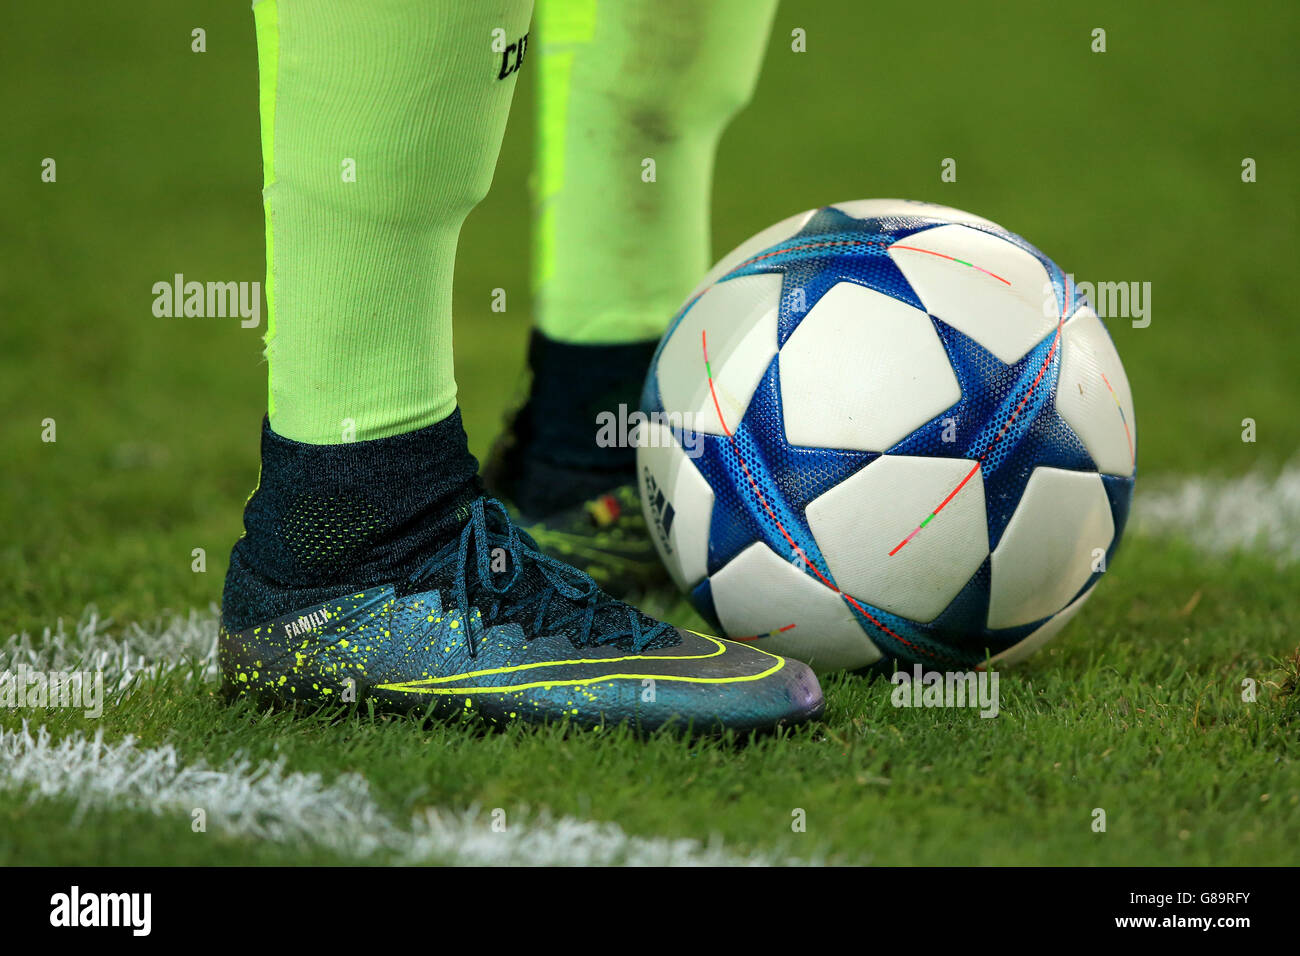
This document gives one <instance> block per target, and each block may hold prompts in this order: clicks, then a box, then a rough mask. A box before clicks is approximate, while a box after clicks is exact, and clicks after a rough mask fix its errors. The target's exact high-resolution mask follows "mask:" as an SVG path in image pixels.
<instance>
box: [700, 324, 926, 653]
mask: <svg viewBox="0 0 1300 956" xmlns="http://www.w3.org/2000/svg"><path fill="white" fill-rule="evenodd" d="M700 344H701V346H702V348H703V350H704V368H705V373H706V374H707V375H708V377H709V393H710V394H711V395H712V396H713V407H714V408H715V409H716V410H717V412H718V421H719V422H720V423H721V424H722V430H723V431H724V432H725V433H726V435H727V441H728V443H729V444H730V446H731V451H732V453H733V454H735V456H736V460H737V461H739V462H740V468H741V470H742V471H744V473H745V477H746V478H747V479H748V480H749V485H750V487H751V488H753V490H754V494H755V496H756V497H757V498H758V501H759V504H761V505H762V506H763V509H764V510H765V511H766V512H767V515H768V517H769V518H771V519H772V523H773V524H775V525H776V528H777V530H778V531H780V532H781V536H782V537H783V538H785V540H786V542H787V543H788V544H789V545H790V547H791V549H793V550H794V551H795V552H796V553H798V554H800V555H803V549H802V548H800V547H799V545H798V544H797V543H796V542H795V540H794V538H792V537H791V536H790V532H789V531H787V530H786V529H785V525H783V524H782V523H781V519H780V518H778V517H777V516H776V512H775V511H773V510H772V506H771V505H770V504H768V503H767V498H766V497H764V495H763V491H762V489H761V488H759V487H758V482H757V481H755V480H754V476H753V475H752V474H750V471H749V465H748V464H747V463H746V462H745V456H744V455H742V454H741V453H740V446H739V445H737V444H736V436H735V435H733V434H732V432H731V429H729V428H728V427H727V423H726V420H725V419H723V417H722V408H721V406H719V405H718V393H717V391H716V390H715V389H714V386H713V372H712V370H711V369H710V368H709V333H708V331H707V330H706V329H701V330H700ZM804 564H805V565H806V566H807V567H808V568H810V569H812V573H813V574H814V575H816V577H817V580H819V581H821V583H822V584H824V585H826V587H828V588H830V589H831V590H832V591H834V592H835V593H836V594H838V595H840V597H842V598H844V600H846V601H848V602H849V603H850V604H852V605H853V606H854V607H855V608H857V610H858V613H859V614H861V615H862V616H863V617H865V618H866V619H867V620H868V621H870V622H871V623H872V624H873V625H875V626H876V627H878V628H879V629H880V630H881V631H883V632H884V633H886V634H888V635H889V636H890V637H892V638H893V639H894V640H896V641H898V642H899V643H902V644H905V645H907V646H908V647H910V648H912V649H913V650H915V651H920V652H921V653H922V654H926V655H928V656H930V657H935V656H936V655H935V654H934V653H933V652H932V651H930V650H929V649H927V648H924V647H919V646H917V645H915V644H913V643H912V642H911V641H909V640H908V639H907V638H905V637H903V636H902V635H901V634H895V633H894V632H893V631H892V630H890V629H889V628H888V627H886V626H885V624H884V623H883V622H881V621H878V620H876V618H875V616H874V615H872V614H869V613H868V612H867V609H866V608H864V607H863V606H862V605H861V604H859V603H858V601H857V600H856V599H855V598H854V597H853V595H851V594H846V593H845V592H844V591H841V590H840V589H839V588H838V587H836V585H835V582H833V581H832V580H831V579H830V578H828V577H826V575H824V574H822V572H821V569H820V568H818V567H817V565H816V564H814V563H813V562H812V561H809V560H808V559H807V555H804Z"/></svg>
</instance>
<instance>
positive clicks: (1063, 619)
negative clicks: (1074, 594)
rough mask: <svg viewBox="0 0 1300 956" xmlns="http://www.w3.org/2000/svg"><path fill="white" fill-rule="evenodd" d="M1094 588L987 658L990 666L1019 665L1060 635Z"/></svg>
mask: <svg viewBox="0 0 1300 956" xmlns="http://www.w3.org/2000/svg"><path fill="white" fill-rule="evenodd" d="M1095 590H1096V589H1095V588H1089V589H1088V591H1087V593H1085V594H1083V595H1080V596H1079V597H1078V598H1076V599H1075V600H1074V601H1073V602H1071V604H1070V605H1069V607H1067V608H1065V610H1063V611H1061V613H1060V614H1058V615H1056V616H1055V617H1054V618H1052V619H1051V620H1050V621H1047V622H1045V623H1044V624H1043V625H1042V626H1041V627H1039V628H1036V629H1035V630H1034V631H1033V632H1032V633H1031V634H1030V635H1029V636H1028V637H1026V638H1024V639H1023V640H1021V641H1019V642H1018V643H1016V644H1012V645H1011V646H1010V647H1008V648H1007V649H1006V650H1005V651H1003V652H1002V653H1000V654H994V655H993V656H992V657H991V658H989V661H990V663H992V664H1019V663H1020V662H1021V661H1023V660H1024V659H1025V658H1026V657H1029V656H1030V655H1031V654H1033V653H1034V652H1035V651H1036V650H1038V649H1039V648H1040V647H1042V646H1043V645H1044V644H1046V643H1047V642H1048V641H1050V640H1051V639H1052V638H1054V637H1056V635H1057V634H1060V633H1061V631H1063V630H1064V629H1065V625H1067V624H1069V623H1070V621H1072V620H1074V615H1076V614H1078V613H1079V608H1081V607H1083V605H1084V602H1085V601H1087V600H1088V598H1090V597H1092V595H1093V592H1094V591H1095Z"/></svg>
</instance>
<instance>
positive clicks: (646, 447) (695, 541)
mask: <svg viewBox="0 0 1300 956" xmlns="http://www.w3.org/2000/svg"><path fill="white" fill-rule="evenodd" d="M636 440H637V450H636V461H637V475H638V481H639V483H640V490H641V506H642V510H643V511H644V513H645V518H646V523H647V525H648V526H649V530H650V537H651V538H653V539H654V543H655V547H656V548H657V549H658V550H659V557H660V558H661V559H662V560H663V562H664V567H666V568H667V569H668V573H669V574H670V575H672V578H673V580H674V581H675V582H676V583H677V586H678V587H679V588H682V589H683V590H686V589H688V588H691V587H694V586H695V585H696V584H698V583H699V582H700V581H702V580H704V577H705V575H707V574H708V560H709V523H710V520H711V519H712V517H713V489H712V488H710V487H709V483H708V482H707V481H705V480H704V476H703V475H701V474H700V472H699V469H698V468H696V467H695V464H694V463H693V462H692V461H691V459H690V457H689V456H687V454H686V452H685V451H684V450H683V449H682V447H681V445H679V444H678V443H677V440H676V439H675V438H674V437H673V433H672V429H670V428H668V427H667V426H666V425H663V424H656V425H649V426H644V427H642V428H640V429H638V432H637V439H636ZM648 476H653V477H654V481H655V486H656V487H657V488H658V489H660V490H661V491H662V492H663V493H664V496H665V498H666V499H667V502H668V504H670V505H671V506H672V508H673V520H672V525H671V527H670V528H669V531H668V538H667V541H665V540H664V536H663V534H662V531H661V529H662V526H663V515H662V513H656V511H655V501H654V500H653V499H654V496H653V495H652V494H651V493H650V491H649V489H648V482H647V477H648Z"/></svg>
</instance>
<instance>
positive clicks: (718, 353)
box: [658, 273, 781, 435]
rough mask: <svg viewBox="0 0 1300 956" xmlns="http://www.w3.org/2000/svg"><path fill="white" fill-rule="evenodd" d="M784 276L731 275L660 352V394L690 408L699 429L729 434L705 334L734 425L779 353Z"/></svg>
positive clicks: (668, 404) (666, 401) (667, 404)
mask: <svg viewBox="0 0 1300 956" xmlns="http://www.w3.org/2000/svg"><path fill="white" fill-rule="evenodd" d="M780 299H781V276H779V275H777V274H775V273H765V274H763V275H753V276H741V277H739V278H736V279H728V280H727V281H726V282H720V283H718V284H717V285H715V286H713V287H712V288H710V289H709V291H707V292H705V293H704V295H702V296H700V299H699V301H698V302H696V303H695V304H694V305H693V306H691V309H690V311H689V312H687V313H686V315H685V316H683V317H682V320H681V322H680V323H678V325H677V327H676V328H675V329H674V330H673V332H672V335H671V336H670V337H669V339H668V341H667V342H666V343H665V344H664V348H663V352H662V353H661V354H660V356H659V362H658V376H659V398H660V401H662V402H663V406H664V409H665V410H666V411H668V412H689V413H690V414H691V415H692V416H693V419H692V422H691V424H692V425H693V427H694V429H695V430H696V431H701V432H706V433H707V434H710V435H722V434H725V430H724V429H723V427H722V425H723V423H722V422H721V421H719V419H718V412H717V409H715V407H714V404H713V396H712V395H711V394H710V391H709V379H708V375H707V374H706V372H705V367H704V349H703V334H704V333H707V334H708V345H709V364H710V366H711V367H712V369H713V385H714V388H715V389H716V391H717V399H718V405H720V406H721V408H722V414H723V415H724V416H725V418H726V425H727V428H730V429H734V428H735V427H736V424H737V423H738V422H739V421H740V419H741V417H743V416H744V414H745V409H747V408H748V407H749V400H750V398H752V397H753V395H754V389H755V388H757V387H758V383H759V381H760V380H761V379H762V378H763V373H764V372H766V371H767V367H768V366H769V365H770V364H771V363H772V357H773V356H774V355H776V315H777V309H778V307H779V305H780Z"/></svg>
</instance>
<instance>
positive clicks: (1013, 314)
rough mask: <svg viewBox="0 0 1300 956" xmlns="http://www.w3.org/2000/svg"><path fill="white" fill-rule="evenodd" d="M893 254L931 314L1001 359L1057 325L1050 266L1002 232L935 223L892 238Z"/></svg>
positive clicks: (1017, 354)
mask: <svg viewBox="0 0 1300 956" xmlns="http://www.w3.org/2000/svg"><path fill="white" fill-rule="evenodd" d="M902 247H907V248H902ZM916 249H922V250H927V251H924V252H917V251H914V250H916ZM930 253H938V255H931V254H930ZM889 255H890V257H891V258H892V259H893V260H894V262H895V263H896V264H897V265H898V268H899V269H901V270H902V272H903V275H904V276H906V277H907V281H908V284H909V285H911V287H912V289H913V290H914V291H915V292H916V294H917V296H918V298H920V300H921V302H922V303H923V304H924V305H925V308H926V310H927V311H928V312H929V313H930V314H931V315H933V316H935V317H936V318H938V319H942V320H943V321H944V322H946V323H947V324H948V325H951V326H952V327H953V328H954V329H956V330H957V331H959V332H961V333H962V334H963V335H966V336H969V337H970V338H972V339H974V340H975V341H976V342H978V343H979V344H980V345H982V346H984V348H986V349H988V350H989V351H990V352H992V353H993V354H994V355H996V356H997V357H998V358H999V359H1001V360H1002V361H1003V362H1008V363H1010V362H1016V361H1018V360H1019V359H1020V358H1021V357H1023V356H1024V354H1025V353H1026V352H1028V351H1029V350H1030V349H1031V348H1033V347H1034V345H1035V344H1037V343H1038V342H1039V341H1041V340H1042V338H1043V337H1044V336H1045V335H1047V334H1048V333H1050V332H1052V331H1053V329H1055V328H1056V323H1057V319H1056V317H1055V316H1052V317H1050V318H1049V316H1048V313H1051V312H1052V311H1053V310H1054V305H1053V303H1054V301H1055V300H1054V297H1053V293H1052V291H1051V284H1050V279H1049V276H1048V274H1047V270H1046V269H1045V268H1043V264H1042V263H1041V262H1039V261H1038V260H1037V259H1036V258H1034V257H1033V256H1032V255H1030V254H1029V253H1028V252H1026V251H1025V250H1023V249H1021V248H1020V247H1019V246H1015V245H1012V244H1011V243H1010V242H1008V241H1006V240H1005V239H1002V238H999V237H998V236H993V235H989V234H988V233H986V232H980V231H979V230H978V229H970V228H967V227H966V226H962V225H952V226H936V227H935V228H933V229H926V230H923V231H922V232H918V233H916V234H915V235H912V236H908V237H907V239H906V240H904V241H902V242H898V243H895V244H894V245H892V246H890V249H889ZM945 257H951V258H945ZM952 259H960V260H962V262H968V263H971V265H963V264H962V262H953V261H952ZM973 266H977V267H978V268H973ZM980 270H985V271H980ZM989 272H991V273H993V275H988V274H987V273H989ZM995 276H996V278H995ZM1003 280H1005V281H1003Z"/></svg>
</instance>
